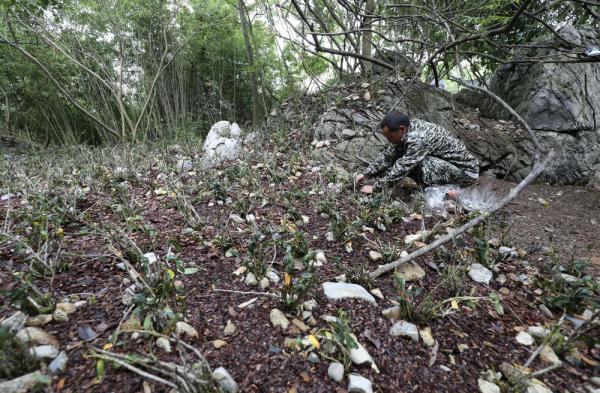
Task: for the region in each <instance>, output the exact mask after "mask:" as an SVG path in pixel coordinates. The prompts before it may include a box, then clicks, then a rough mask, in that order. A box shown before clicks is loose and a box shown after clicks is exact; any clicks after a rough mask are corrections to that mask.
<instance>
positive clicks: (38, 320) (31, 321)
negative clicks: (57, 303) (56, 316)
mask: <svg viewBox="0 0 600 393" xmlns="http://www.w3.org/2000/svg"><path fill="white" fill-rule="evenodd" d="M50 322H52V314H40V315H36V316H35V317H29V318H27V326H44V325H46V324H47V323H50Z"/></svg>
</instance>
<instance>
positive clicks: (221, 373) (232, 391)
mask: <svg viewBox="0 0 600 393" xmlns="http://www.w3.org/2000/svg"><path fill="white" fill-rule="evenodd" d="M212 377H213V379H214V380H215V381H217V382H218V383H219V386H220V387H221V389H223V391H224V392H226V393H237V391H238V389H239V388H238V384H237V383H236V382H235V380H234V379H233V378H232V377H231V375H230V374H229V372H228V371H227V370H226V369H225V368H223V367H219V368H217V369H216V370H214V371H213V373H212Z"/></svg>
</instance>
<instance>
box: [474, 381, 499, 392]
mask: <svg viewBox="0 0 600 393" xmlns="http://www.w3.org/2000/svg"><path fill="white" fill-rule="evenodd" d="M477 386H479V391H480V392H481V393H500V387H499V386H498V385H496V384H495V383H492V382H489V381H486V380H485V379H481V378H480V379H478V380H477Z"/></svg>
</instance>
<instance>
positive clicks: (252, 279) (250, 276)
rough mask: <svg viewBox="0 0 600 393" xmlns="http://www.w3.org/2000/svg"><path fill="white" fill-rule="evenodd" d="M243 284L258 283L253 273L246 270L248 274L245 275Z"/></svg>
mask: <svg viewBox="0 0 600 393" xmlns="http://www.w3.org/2000/svg"><path fill="white" fill-rule="evenodd" d="M244 284H246V285H250V286H254V285H256V284H258V280H257V279H256V276H255V275H254V273H252V272H248V274H247V275H246V279H245V280H244Z"/></svg>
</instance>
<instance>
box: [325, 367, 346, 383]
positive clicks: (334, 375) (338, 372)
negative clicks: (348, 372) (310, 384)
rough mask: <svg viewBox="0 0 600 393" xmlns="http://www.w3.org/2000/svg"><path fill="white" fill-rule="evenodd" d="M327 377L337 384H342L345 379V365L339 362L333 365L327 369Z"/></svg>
mask: <svg viewBox="0 0 600 393" xmlns="http://www.w3.org/2000/svg"><path fill="white" fill-rule="evenodd" d="M327 375H329V378H331V379H333V380H334V381H335V382H342V380H343V379H344V365H343V364H342V363H338V362H334V363H331V364H330V365H329V368H328V369H327Z"/></svg>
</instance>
